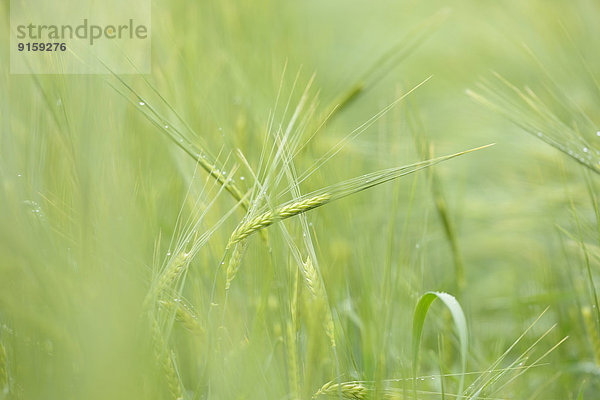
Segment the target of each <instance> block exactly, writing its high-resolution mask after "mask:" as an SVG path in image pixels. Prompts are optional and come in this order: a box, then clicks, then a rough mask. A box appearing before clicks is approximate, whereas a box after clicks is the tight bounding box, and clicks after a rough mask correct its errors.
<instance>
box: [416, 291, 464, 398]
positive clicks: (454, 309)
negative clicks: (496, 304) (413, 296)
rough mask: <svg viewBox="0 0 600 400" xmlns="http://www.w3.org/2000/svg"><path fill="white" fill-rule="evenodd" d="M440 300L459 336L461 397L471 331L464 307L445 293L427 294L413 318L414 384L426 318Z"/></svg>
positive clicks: (420, 300)
mask: <svg viewBox="0 0 600 400" xmlns="http://www.w3.org/2000/svg"><path fill="white" fill-rule="evenodd" d="M436 299H440V300H441V301H442V302H443V303H444V305H445V306H446V307H447V308H448V310H450V314H452V319H453V320H454V325H455V327H456V332H457V334H458V340H459V343H460V357H461V364H462V374H461V377H460V383H459V390H458V393H459V396H460V395H461V394H462V391H463V386H464V377H465V376H464V373H465V371H466V367H467V347H468V339H469V331H468V329H467V321H466V319H465V314H464V313H463V310H462V307H461V306H460V304H459V303H458V301H457V300H456V298H455V297H454V296H452V295H450V294H448V293H443V292H427V293H425V294H424V295H423V296H421V298H420V299H419V302H418V303H417V307H416V308H415V314H414V317H413V330H412V352H413V383H415V382H416V377H417V366H418V362H419V347H420V343H421V334H422V333H423V326H424V325H425V317H426V316H427V312H428V311H429V308H430V307H431V304H432V303H433V302H434V301H435V300H436Z"/></svg>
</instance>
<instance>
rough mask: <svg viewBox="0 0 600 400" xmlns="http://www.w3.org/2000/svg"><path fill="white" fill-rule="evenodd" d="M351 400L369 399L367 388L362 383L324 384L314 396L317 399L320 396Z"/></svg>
mask: <svg viewBox="0 0 600 400" xmlns="http://www.w3.org/2000/svg"><path fill="white" fill-rule="evenodd" d="M340 393H341V395H342V399H349V400H363V399H366V398H367V388H366V387H365V386H364V385H363V384H362V383H360V382H342V383H339V384H338V383H334V382H333V381H330V382H327V383H326V384H324V385H323V386H322V387H321V388H320V389H319V390H318V391H317V392H316V393H315V394H314V396H313V399H317V398H318V397H320V396H328V397H339V395H340Z"/></svg>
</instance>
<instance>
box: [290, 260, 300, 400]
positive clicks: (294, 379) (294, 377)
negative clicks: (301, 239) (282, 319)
mask: <svg viewBox="0 0 600 400" xmlns="http://www.w3.org/2000/svg"><path fill="white" fill-rule="evenodd" d="M298 275H299V271H298V268H296V273H295V274H294V283H293V288H292V298H291V301H290V316H291V318H290V321H288V324H287V352H288V357H289V359H288V364H289V370H290V374H289V376H290V387H291V388H292V390H294V393H293V398H297V396H298V395H299V393H300V376H299V373H298V355H297V351H298V348H297V342H296V333H297V329H298V322H297V321H298V289H299V287H300V285H299V284H298V280H299V279H298V278H299V277H298Z"/></svg>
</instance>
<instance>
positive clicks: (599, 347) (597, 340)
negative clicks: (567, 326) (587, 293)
mask: <svg viewBox="0 0 600 400" xmlns="http://www.w3.org/2000/svg"><path fill="white" fill-rule="evenodd" d="M581 315H582V316H583V322H584V323H585V330H586V331H587V334H588V337H589V338H590V342H591V344H592V350H593V354H594V361H595V362H596V365H600V334H598V328H597V327H596V322H595V321H594V318H593V317H592V309H591V308H590V307H588V306H585V307H583V308H582V309H581Z"/></svg>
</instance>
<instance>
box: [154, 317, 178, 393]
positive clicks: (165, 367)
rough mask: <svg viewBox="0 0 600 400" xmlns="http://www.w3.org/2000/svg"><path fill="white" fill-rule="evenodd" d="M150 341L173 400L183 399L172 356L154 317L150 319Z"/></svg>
mask: <svg viewBox="0 0 600 400" xmlns="http://www.w3.org/2000/svg"><path fill="white" fill-rule="evenodd" d="M152 341H153V343H154V356H155V358H156V361H157V363H158V365H159V366H160V367H161V369H162V371H163V373H164V375H165V379H166V381H167V386H168V388H169V392H170V393H171V395H172V397H173V398H174V399H175V400H180V399H183V391H182V388H181V382H180V381H179V375H178V374H177V371H176V369H175V365H174V362H173V356H172V354H170V352H169V350H168V348H167V346H166V343H165V342H164V340H163V336H162V333H161V331H160V327H159V326H158V322H157V321H156V319H154V318H153V319H152Z"/></svg>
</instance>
